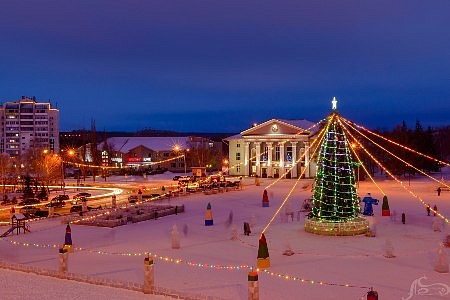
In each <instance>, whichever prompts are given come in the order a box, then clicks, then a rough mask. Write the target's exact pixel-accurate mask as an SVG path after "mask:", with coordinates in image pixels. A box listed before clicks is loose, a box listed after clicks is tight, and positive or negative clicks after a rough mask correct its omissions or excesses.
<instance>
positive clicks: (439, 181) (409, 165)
mask: <svg viewBox="0 0 450 300" xmlns="http://www.w3.org/2000/svg"><path fill="white" fill-rule="evenodd" d="M349 126H350V127H351V128H353V130H355V131H356V132H357V133H359V134H360V135H361V136H363V137H365V138H366V139H367V140H368V141H370V142H371V143H373V144H374V145H375V146H377V147H378V148H380V149H382V150H384V151H385V152H387V153H389V154H390V155H391V156H393V157H395V158H396V159H398V160H399V161H401V162H402V163H404V164H406V165H407V166H408V167H411V168H413V169H414V170H416V171H417V172H419V173H421V174H422V175H425V176H426V177H428V178H430V179H431V180H433V181H435V182H437V183H440V184H442V185H444V186H446V187H447V188H449V189H450V185H447V184H446V183H445V182H443V181H441V180H438V179H436V178H434V177H432V176H430V175H428V174H427V173H425V172H424V171H422V170H420V169H419V168H417V167H415V166H413V165H412V164H411V163H409V162H407V161H406V160H404V159H402V158H400V157H398V156H397V155H395V154H394V153H392V152H390V151H389V150H387V149H386V148H384V147H383V146H381V145H380V144H378V143H376V142H375V141H373V140H372V139H370V138H369V137H367V136H366V135H365V134H363V133H362V132H361V131H359V130H358V129H356V128H355V127H353V126H352V125H350V124H349Z"/></svg>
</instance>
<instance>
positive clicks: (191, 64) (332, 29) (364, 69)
mask: <svg viewBox="0 0 450 300" xmlns="http://www.w3.org/2000/svg"><path fill="white" fill-rule="evenodd" d="M22 95H25V96H36V98H37V99H38V100H42V101H46V100H48V99H51V102H52V103H53V104H55V105H57V107H58V108H59V109H60V114H61V121H60V125H61V130H73V129H80V128H90V124H91V120H92V119H95V121H96V125H97V130H103V129H106V130H108V131H111V130H126V131H134V130H138V129H143V128H152V129H166V130H175V131H182V132H186V131H203V132H230V133H234V132H240V131H242V130H245V129H247V128H249V127H251V124H252V123H254V122H263V121H266V120H268V119H271V118H282V119H308V120H311V121H318V120H320V119H322V118H324V117H325V116H326V115H327V114H328V113H329V112H330V110H331V103H330V101H331V98H332V97H333V96H336V97H337V98H338V100H339V103H338V108H339V111H340V112H341V113H342V115H343V116H344V117H347V118H349V119H352V120H354V121H355V122H357V123H360V124H362V125H365V126H367V127H370V128H388V129H390V128H393V127H394V125H396V124H399V123H401V121H402V120H405V121H406V122H407V124H408V126H410V127H413V126H414V124H415V121H416V120H420V121H421V122H422V124H423V125H425V126H440V125H450V1H449V0H442V1H434V0H429V1H423V0H404V1H396V0H389V1H386V0H380V1H365V0H355V1H346V0H339V1H338V0H329V1H322V0H310V1H303V0H295V1H294V0H293V1H282V0H278V1H275V0H273V1H269V0H267V1H264V0H258V1H246V0H238V1H233V0H222V1H213V0H210V1H208V0H204V1H200V0H198V1H193V0H179V1H170V0H161V1H158V0H126V1H124V0H77V1H61V0H14V1H1V2H0V102H5V101H11V100H14V101H16V100H19V99H20V97H21V96H22Z"/></svg>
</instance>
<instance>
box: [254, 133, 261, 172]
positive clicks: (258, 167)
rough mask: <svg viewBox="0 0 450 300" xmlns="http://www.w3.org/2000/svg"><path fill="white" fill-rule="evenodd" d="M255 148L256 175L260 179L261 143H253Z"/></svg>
mask: <svg viewBox="0 0 450 300" xmlns="http://www.w3.org/2000/svg"><path fill="white" fill-rule="evenodd" d="M254 144H255V148H256V175H257V176H259V177H261V168H260V164H261V143H260V142H255V143H254Z"/></svg>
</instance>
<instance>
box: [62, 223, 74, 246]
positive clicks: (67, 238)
mask: <svg viewBox="0 0 450 300" xmlns="http://www.w3.org/2000/svg"><path fill="white" fill-rule="evenodd" d="M63 249H65V250H67V252H69V253H73V248H72V230H71V229H70V225H69V224H67V226H66V235H65V237H64V245H63Z"/></svg>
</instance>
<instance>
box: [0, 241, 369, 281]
mask: <svg viewBox="0 0 450 300" xmlns="http://www.w3.org/2000/svg"><path fill="white" fill-rule="evenodd" d="M2 240H3V239H0V241H2ZM8 242H10V243H11V244H12V245H13V246H22V247H36V248H44V249H46V248H47V249H48V248H53V249H59V248H60V247H61V246H60V245H56V244H52V245H50V244H38V243H30V242H17V241H8ZM73 249H74V251H75V252H88V253H92V254H98V255H111V256H124V257H147V256H151V257H153V258H155V259H158V260H160V261H162V262H165V263H173V264H176V265H181V264H185V265H187V266H189V267H194V268H200V269H216V270H228V271H240V270H256V271H257V272H261V271H262V272H263V273H264V274H266V275H268V276H270V277H273V278H277V279H284V280H289V281H293V282H299V283H303V284H312V285H323V286H338V287H349V288H361V289H368V288H369V287H366V286H358V285H355V284H350V283H344V284H343V283H333V282H327V281H323V280H313V279H306V278H302V277H300V276H293V275H287V274H282V273H276V272H270V271H268V270H260V269H255V268H254V267H253V266H249V265H222V264H208V263H200V262H193V261H185V260H183V259H181V258H172V257H168V256H161V255H158V254H155V253H151V252H128V253H127V252H110V251H102V250H91V249H88V248H82V247H73Z"/></svg>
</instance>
